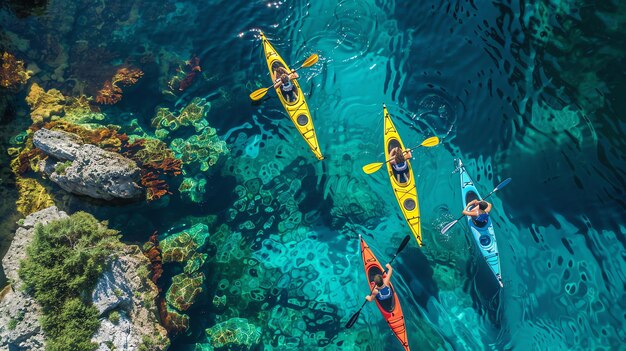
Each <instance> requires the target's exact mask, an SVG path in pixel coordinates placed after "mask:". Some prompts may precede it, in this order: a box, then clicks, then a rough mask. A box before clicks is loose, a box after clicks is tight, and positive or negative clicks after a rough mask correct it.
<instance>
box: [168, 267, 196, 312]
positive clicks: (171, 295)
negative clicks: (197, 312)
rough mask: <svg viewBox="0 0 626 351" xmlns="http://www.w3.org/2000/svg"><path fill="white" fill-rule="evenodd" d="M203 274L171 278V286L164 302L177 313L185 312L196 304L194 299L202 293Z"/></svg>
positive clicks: (185, 274)
mask: <svg viewBox="0 0 626 351" xmlns="http://www.w3.org/2000/svg"><path fill="white" fill-rule="evenodd" d="M203 284H204V274H202V273H200V272H195V273H192V274H187V273H182V274H178V275H175V276H174V277H172V284H171V285H170V287H169V289H167V293H166V294H165V300H166V301H167V303H168V304H169V305H170V306H172V307H174V308H176V309H177V310H178V311H181V312H182V311H186V310H188V309H189V307H191V305H193V304H194V303H195V302H196V297H197V296H198V294H200V293H201V292H202V290H203V289H202V286H203Z"/></svg>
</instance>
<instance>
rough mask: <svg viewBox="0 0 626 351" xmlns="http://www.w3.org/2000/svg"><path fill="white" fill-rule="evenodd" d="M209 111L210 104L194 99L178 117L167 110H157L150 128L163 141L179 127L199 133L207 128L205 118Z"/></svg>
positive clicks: (203, 100)
mask: <svg viewBox="0 0 626 351" xmlns="http://www.w3.org/2000/svg"><path fill="white" fill-rule="evenodd" d="M210 109H211V104H210V103H209V102H208V101H206V100H205V99H201V98H198V97H196V98H194V99H193V100H191V102H190V103H189V104H188V105H187V106H185V107H184V108H183V109H182V110H181V111H180V113H179V114H178V116H175V115H174V114H173V113H172V111H170V109H168V108H164V107H163V108H160V109H158V110H157V112H156V115H155V117H154V118H153V119H152V126H153V127H155V128H156V129H157V130H156V132H155V134H156V135H157V137H158V138H159V139H164V138H165V137H167V136H168V134H169V133H170V132H172V131H176V130H178V128H180V127H181V126H193V127H194V128H195V129H196V132H199V131H200V130H202V129H204V128H205V127H207V126H208V123H207V121H206V120H205V116H206V114H207V113H208V112H209V110H210Z"/></svg>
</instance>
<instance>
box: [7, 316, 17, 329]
mask: <svg viewBox="0 0 626 351" xmlns="http://www.w3.org/2000/svg"><path fill="white" fill-rule="evenodd" d="M16 327H17V319H15V318H11V319H10V320H9V323H8V324H7V328H8V329H9V330H13V329H15V328H16Z"/></svg>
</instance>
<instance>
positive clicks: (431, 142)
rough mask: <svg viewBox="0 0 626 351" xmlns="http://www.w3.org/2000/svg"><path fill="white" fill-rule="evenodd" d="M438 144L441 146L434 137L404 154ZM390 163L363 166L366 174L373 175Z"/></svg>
mask: <svg viewBox="0 0 626 351" xmlns="http://www.w3.org/2000/svg"><path fill="white" fill-rule="evenodd" d="M437 144H439V138H437V137H436V136H433V137H430V138H428V139H426V140H424V141H422V143H421V144H419V145H417V146H416V147H413V148H410V149H408V150H405V151H403V152H408V151H413V150H415V149H417V148H418V147H420V146H425V147H433V146H435V145H437ZM389 161H391V160H387V161H385V162H374V163H370V164H367V165H365V166H363V172H365V174H372V173H374V172H376V171H378V170H379V169H380V167H382V166H383V165H384V164H385V163H387V162H389Z"/></svg>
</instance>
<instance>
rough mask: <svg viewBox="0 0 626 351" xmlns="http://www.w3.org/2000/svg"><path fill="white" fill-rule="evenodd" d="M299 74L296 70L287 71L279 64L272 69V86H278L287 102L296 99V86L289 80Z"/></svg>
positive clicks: (296, 77) (297, 76)
mask: <svg viewBox="0 0 626 351" xmlns="http://www.w3.org/2000/svg"><path fill="white" fill-rule="evenodd" d="M298 78H300V76H299V75H298V73H297V72H295V71H292V72H291V73H289V72H288V71H287V70H286V69H285V67H282V66H279V67H278V68H276V70H275V71H274V82H275V83H274V88H278V87H280V91H281V92H282V93H283V96H284V97H285V100H287V102H293V101H296V99H297V96H296V86H295V85H294V84H293V82H292V81H291V80H292V79H298Z"/></svg>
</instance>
